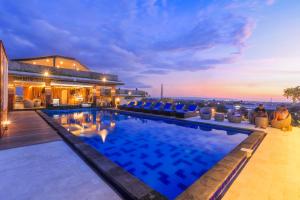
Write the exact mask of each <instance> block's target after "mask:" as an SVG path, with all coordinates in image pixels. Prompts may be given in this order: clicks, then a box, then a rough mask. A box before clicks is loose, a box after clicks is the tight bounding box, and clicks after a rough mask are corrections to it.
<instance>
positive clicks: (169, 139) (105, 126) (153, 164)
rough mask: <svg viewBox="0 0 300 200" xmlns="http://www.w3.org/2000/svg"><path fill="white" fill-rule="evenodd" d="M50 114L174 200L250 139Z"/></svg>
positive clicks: (143, 121)
mask: <svg viewBox="0 0 300 200" xmlns="http://www.w3.org/2000/svg"><path fill="white" fill-rule="evenodd" d="M45 112H46V113H47V114H48V115H50V116H52V117H53V118H54V119H55V120H57V121H58V122H59V123H60V124H61V125H63V126H64V127H65V128H66V129H69V130H70V131H71V132H72V133H73V134H74V135H77V136H78V137H80V138H81V139H82V140H83V141H84V142H85V143H87V144H89V145H91V146H92V147H94V148H95V149H96V150H97V151H99V152H100V153H101V154H103V155H105V156H106V157H107V158H109V159H111V160H112V161H113V162H115V163H117V164H118V165H119V166H121V167H122V168H124V169H125V170H127V171H128V172H129V173H131V174H133V175H134V176H135V177H137V178H138V179H140V180H141V181H143V182H144V183H146V184H147V185H149V186H150V187H152V188H153V189H155V190H156V191H158V192H160V193H161V194H163V195H165V196H166V197H168V198H169V199H174V198H176V197H177V196H178V195H179V194H180V193H181V192H183V191H184V190H185V189H187V188H188V187H189V186H190V185H191V184H192V183H193V182H195V181H196V180H197V179H199V178H200V177H201V176H202V175H203V174H204V173H205V172H207V171H208V170H209V169H210V168H212V167H213V166H214V165H215V164H216V163H217V162H219V161H220V160H221V159H222V158H223V157H225V156H226V155H227V154H228V153H229V152H230V151H231V150H232V149H234V148H235V147H236V146H237V145H238V144H239V143H241V142H242V141H243V140H244V139H245V138H246V137H248V135H249V134H250V132H249V131H244V130H238V129H230V128H223V127H218V126H209V125H195V124H192V123H188V122H180V121H177V120H165V119H162V118H153V117H151V118H149V117H145V116H142V115H135V116H134V115H127V114H120V113H116V112H109V111H100V110H93V109H88V110H84V111H82V110H77V111H76V110H73V111H72V110H61V111H45Z"/></svg>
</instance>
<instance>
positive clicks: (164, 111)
mask: <svg viewBox="0 0 300 200" xmlns="http://www.w3.org/2000/svg"><path fill="white" fill-rule="evenodd" d="M172 107H173V104H172V103H166V104H165V106H164V108H163V109H162V111H161V112H160V114H162V115H172V113H173V112H174V110H173V108H172Z"/></svg>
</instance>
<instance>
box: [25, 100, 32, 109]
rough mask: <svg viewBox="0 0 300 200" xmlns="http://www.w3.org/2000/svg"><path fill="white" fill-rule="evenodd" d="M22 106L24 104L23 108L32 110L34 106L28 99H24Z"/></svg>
mask: <svg viewBox="0 0 300 200" xmlns="http://www.w3.org/2000/svg"><path fill="white" fill-rule="evenodd" d="M23 104H24V108H33V106H34V103H33V101H31V100H29V99H24V100H23Z"/></svg>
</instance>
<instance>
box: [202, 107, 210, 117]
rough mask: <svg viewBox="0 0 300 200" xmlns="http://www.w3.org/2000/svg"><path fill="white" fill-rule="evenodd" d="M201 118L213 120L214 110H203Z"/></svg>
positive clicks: (205, 108)
mask: <svg viewBox="0 0 300 200" xmlns="http://www.w3.org/2000/svg"><path fill="white" fill-rule="evenodd" d="M200 118H201V119H204V120H210V119H211V118H212V109H211V108H210V107H203V108H201V109H200Z"/></svg>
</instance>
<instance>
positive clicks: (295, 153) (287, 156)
mask: <svg viewBox="0 0 300 200" xmlns="http://www.w3.org/2000/svg"><path fill="white" fill-rule="evenodd" d="M192 120H196V121H201V120H200V119H199V118H193V119H192ZM206 122H207V121H206ZM210 123H216V124H218V123H219V122H214V121H210ZM222 124H223V125H234V126H236V127H240V128H253V125H250V124H248V123H243V124H232V123H228V122H222ZM265 131H267V133H268V134H267V136H266V137H265V139H264V140H263V142H262V143H261V145H260V146H259V148H258V149H257V151H256V152H255V153H254V155H253V156H252V158H251V159H250V161H249V162H248V163H247V165H246V166H245V168H244V169H243V170H242V172H241V173H240V175H239V176H238V177H237V179H236V180H235V181H234V183H233V184H232V186H231V187H230V188H229V190H228V191H227V193H226V194H225V196H224V199H226V200H227V199H228V200H236V199H238V200H239V199H240V200H247V199H249V200H250V199H251V200H252V199H255V200H258V199H270V200H271V199H276V200H277V199H286V200H293V199H300V148H299V147H300V128H295V127H294V128H293V131H292V132H282V131H281V130H278V129H273V128H267V129H266V130H265Z"/></svg>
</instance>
